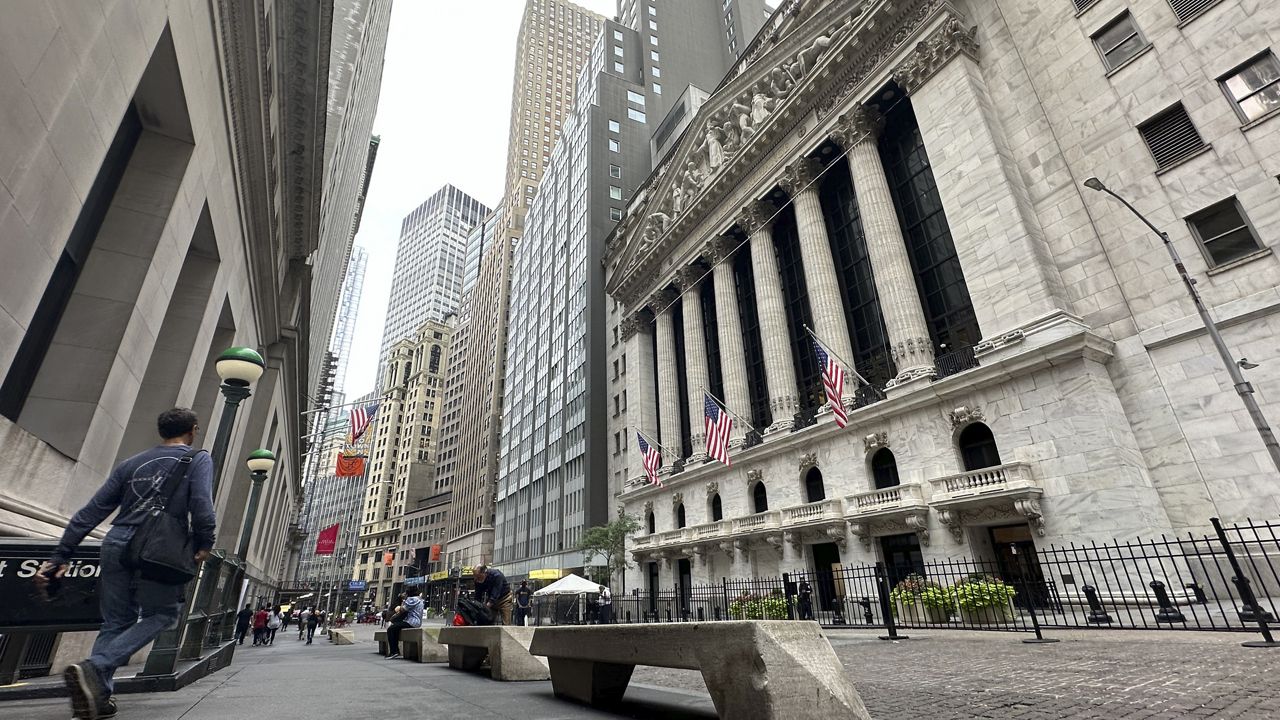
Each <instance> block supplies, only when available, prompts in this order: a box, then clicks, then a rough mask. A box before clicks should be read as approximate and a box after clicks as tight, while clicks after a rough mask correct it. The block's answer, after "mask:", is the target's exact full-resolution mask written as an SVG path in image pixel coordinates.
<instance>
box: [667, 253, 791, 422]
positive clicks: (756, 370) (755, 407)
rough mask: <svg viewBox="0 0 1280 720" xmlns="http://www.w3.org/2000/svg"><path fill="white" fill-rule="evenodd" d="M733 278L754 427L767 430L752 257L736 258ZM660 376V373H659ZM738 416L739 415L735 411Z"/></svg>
mask: <svg viewBox="0 0 1280 720" xmlns="http://www.w3.org/2000/svg"><path fill="white" fill-rule="evenodd" d="M726 262H732V263H733V275H734V279H735V280H736V281H737V285H738V288H737V290H738V319H739V321H740V322H741V323H742V346H743V350H744V351H745V353H746V356H747V393H748V394H749V395H750V396H751V424H752V425H754V426H755V427H756V428H758V429H760V430H764V429H765V428H767V427H769V426H770V425H772V424H773V412H772V410H770V409H769V387H768V384H767V382H766V379H765V378H766V375H765V372H764V346H763V345H762V343H761V342H760V319H759V315H757V314H756V290H755V276H754V272H753V270H752V268H751V253H749V252H745V251H743V252H739V253H736V254H735V255H734V256H733V259H732V260H727V261H726ZM655 374H656V373H655ZM735 412H738V411H736V410H735Z"/></svg>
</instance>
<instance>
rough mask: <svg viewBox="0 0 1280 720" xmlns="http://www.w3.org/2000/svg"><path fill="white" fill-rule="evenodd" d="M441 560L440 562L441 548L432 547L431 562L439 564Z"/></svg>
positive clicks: (437, 546)
mask: <svg viewBox="0 0 1280 720" xmlns="http://www.w3.org/2000/svg"><path fill="white" fill-rule="evenodd" d="M439 560H440V546H439V545H432V546H431V562H438V561H439Z"/></svg>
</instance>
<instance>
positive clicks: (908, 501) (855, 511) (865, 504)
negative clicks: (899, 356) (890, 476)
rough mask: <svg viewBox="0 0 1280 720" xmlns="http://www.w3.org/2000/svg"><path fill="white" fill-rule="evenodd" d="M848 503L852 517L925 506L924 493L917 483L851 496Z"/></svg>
mask: <svg viewBox="0 0 1280 720" xmlns="http://www.w3.org/2000/svg"><path fill="white" fill-rule="evenodd" d="M848 503H849V511H850V514H851V515H861V514H869V513H883V512H886V511H891V510H897V509H900V508H914V507H921V506H923V505H924V493H922V492H921V489H920V486H919V485H917V484H915V483H911V484H908V485H895V486H893V487H889V488H884V489H881V490H868V491H867V492H861V493H857V494H856V495H850V496H849V498H848Z"/></svg>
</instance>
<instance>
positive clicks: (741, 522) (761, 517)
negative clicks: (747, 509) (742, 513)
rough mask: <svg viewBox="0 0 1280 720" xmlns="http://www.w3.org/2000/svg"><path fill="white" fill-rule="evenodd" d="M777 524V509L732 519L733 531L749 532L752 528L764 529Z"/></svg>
mask: <svg viewBox="0 0 1280 720" xmlns="http://www.w3.org/2000/svg"><path fill="white" fill-rule="evenodd" d="M777 526H778V511H777V510H770V511H768V512H762V513H756V514H755V515H748V516H746V517H744V518H738V519H736V520H734V521H733V532H734V533H742V532H751V531H753V530H766V529H768V528H775V527H777Z"/></svg>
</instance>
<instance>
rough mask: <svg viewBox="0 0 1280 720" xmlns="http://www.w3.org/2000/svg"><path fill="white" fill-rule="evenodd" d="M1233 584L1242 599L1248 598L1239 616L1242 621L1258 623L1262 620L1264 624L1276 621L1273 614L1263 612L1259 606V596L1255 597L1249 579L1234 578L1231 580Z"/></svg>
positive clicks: (1241, 606)
mask: <svg viewBox="0 0 1280 720" xmlns="http://www.w3.org/2000/svg"><path fill="white" fill-rule="evenodd" d="M1231 582H1233V583H1235V584H1236V588H1237V589H1238V590H1239V591H1240V597H1241V598H1242V599H1244V598H1247V599H1245V600H1244V602H1243V603H1242V604H1241V605H1240V612H1239V615H1240V619H1241V620H1242V621H1244V622H1258V619H1259V618H1261V619H1262V620H1263V622H1275V621H1276V619H1275V617H1274V616H1273V615H1272V614H1271V613H1269V612H1267V611H1266V610H1263V609H1262V607H1261V606H1260V605H1258V601H1257V596H1256V595H1254V594H1253V592H1252V591H1251V590H1250V588H1249V584H1250V583H1249V578H1247V577H1243V576H1240V577H1233V578H1231Z"/></svg>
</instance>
